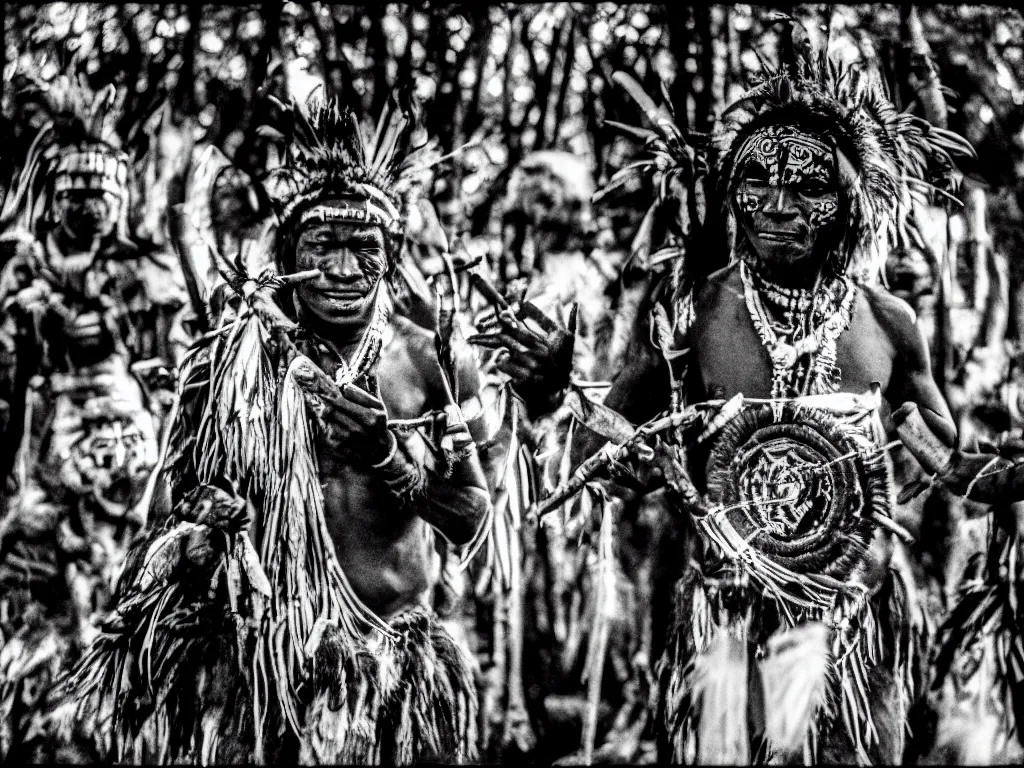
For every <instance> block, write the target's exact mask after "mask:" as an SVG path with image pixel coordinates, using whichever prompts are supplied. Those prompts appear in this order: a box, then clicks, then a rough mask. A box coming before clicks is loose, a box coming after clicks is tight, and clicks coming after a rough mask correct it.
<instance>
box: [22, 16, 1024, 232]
mask: <svg viewBox="0 0 1024 768" xmlns="http://www.w3.org/2000/svg"><path fill="white" fill-rule="evenodd" d="M780 11H783V12H786V13H789V14H792V15H794V16H796V17H797V18H800V19H801V20H803V21H804V22H805V24H806V25H807V26H808V28H809V31H810V33H811V34H812V36H816V35H823V34H825V33H826V31H827V32H828V33H829V34H830V40H831V43H830V45H831V47H832V49H833V50H834V51H835V52H836V53H837V54H838V55H840V56H843V57H850V58H867V59H875V60H877V62H878V63H879V64H880V65H881V67H882V70H883V71H884V72H885V73H886V79H887V81H888V85H889V87H890V88H891V89H892V91H893V93H894V96H895V98H896V100H897V102H898V103H901V104H902V105H903V106H904V107H906V106H912V107H913V103H914V98H913V96H914V94H913V92H912V91H911V90H910V89H909V88H908V85H907V71H906V70H907V63H906V58H907V57H906V55H905V51H906V48H907V46H906V42H907V41H906V33H905V30H904V29H903V28H902V26H901V11H900V6H895V5H848V6H842V5H825V4H802V5H792V6H777V7H774V8H773V7H771V6H748V5H730V6H674V5H673V6H669V5H651V4H616V3H607V2H605V3H597V4H585V3H542V4H529V5H518V4H511V3H504V4H496V5H489V6H488V5H481V4H475V3H473V4H470V3H464V4H440V3H434V2H430V3H426V4H422V5H411V4H410V5H400V4H387V5H385V4H379V5H367V6H353V5H334V4H330V5H329V4H326V3H310V2H302V3H294V2H285V3H281V2H276V1H273V2H272V1H270V0H268V2H264V3H263V4H262V5H204V6H197V5H187V4H180V3H170V4H162V5H149V4H137V3H130V4H125V5H108V4H100V3H49V4H44V5H37V6H21V5H13V4H9V5H7V7H6V26H5V51H6V58H5V62H6V65H5V72H4V80H5V81H6V82H10V78H12V77H13V76H15V75H16V74H17V73H31V74H32V75H34V76H36V77H39V78H42V79H44V80H50V79H52V78H53V77H55V76H56V75H57V73H58V72H59V71H60V70H61V69H62V68H64V67H67V66H74V67H77V68H81V69H82V70H83V71H85V72H86V73H87V74H88V76H89V78H90V79H91V81H92V83H93V85H94V86H101V85H104V84H106V83H108V82H115V83H125V84H127V85H128V86H129V87H130V88H131V92H132V94H133V95H134V99H133V107H134V108H138V109H141V108H142V106H143V103H144V102H146V101H147V100H148V99H150V98H152V97H153V96H154V95H155V94H166V95H168V96H169V97H170V98H171V99H172V104H173V114H174V117H175V118H176V119H177V120H178V121H182V120H184V119H186V118H193V119H195V120H196V121H197V124H198V126H199V127H198V129H197V132H198V133H199V134H200V135H199V136H198V137H197V138H200V139H201V140H205V141H209V142H211V143H214V144H217V145H218V146H220V147H221V148H222V149H223V150H224V151H225V153H226V154H227V155H228V156H229V157H233V158H234V159H235V161H236V162H238V163H239V164H240V165H242V166H243V167H253V166H258V165H259V164H260V158H261V154H260V151H259V149H258V140H257V139H256V138H255V131H254V128H255V123H256V122H258V114H259V109H260V105H259V100H258V97H257V90H258V88H259V87H260V86H261V85H262V84H264V83H266V87H267V88H268V90H270V91H271V92H273V93H275V94H276V95H279V96H283V95H285V94H286V93H287V92H289V91H291V92H293V93H295V94H296V95H299V96H302V95H304V94H305V93H306V92H308V91H309V90H310V89H311V88H312V87H313V85H314V84H315V83H317V82H324V81H326V82H327V84H328V86H327V87H328V88H329V89H331V90H346V89H350V90H354V91H355V92H356V93H358V94H359V95H360V97H361V102H362V105H363V110H364V113H365V114H376V113H378V112H379V111H380V107H381V106H382V104H383V100H384V99H385V98H386V95H387V93H388V92H389V91H390V90H391V88H392V87H393V86H395V85H403V84H404V85H407V86H410V87H412V88H414V89H415V91H416V93H417V94H418V95H419V97H420V99H421V102H422V104H423V119H424V121H425V123H426V126H427V128H428V130H429V131H430V133H431V134H433V135H435V136H436V137H437V138H438V139H439V141H440V145H441V149H442V150H443V151H451V150H452V149H455V148H457V147H461V146H462V145H464V144H466V143H467V142H473V146H471V147H470V148H469V149H467V150H465V151H463V152H462V153H461V154H460V155H459V156H458V157H457V159H456V160H455V161H454V162H453V163H452V168H451V173H450V174H448V175H447V177H446V178H444V177H443V178H441V179H439V180H438V182H437V187H436V189H435V190H434V191H435V195H436V196H437V197H438V198H439V200H440V202H441V203H442V211H443V214H444V216H445V218H446V223H447V224H448V225H449V226H450V227H453V228H455V229H467V228H471V229H473V230H474V231H476V232H482V231H484V230H485V229H486V228H487V227H488V224H489V223H490V222H492V221H493V220H494V218H495V217H494V216H493V215H492V214H493V212H494V210H493V209H494V208H495V204H496V202H497V201H498V200H499V199H500V196H501V193H502V192H503V187H504V182H505V181H506V180H507V178H508V174H509V172H510V170H511V167H512V166H514V165H515V163H516V162H517V161H518V160H519V159H521V158H522V157H524V156H525V155H526V154H528V153H529V152H531V151H534V150H538V149H567V150H569V151H572V152H575V153H577V154H579V155H580V156H582V157H584V158H585V159H587V161H588V162H590V163H592V165H593V167H594V169H595V171H596V175H597V176H598V177H599V178H600V179H602V180H603V179H604V178H607V176H608V175H609V174H610V173H611V172H614V170H615V169H616V168H618V167H620V166H621V165H622V162H623V160H624V158H625V156H626V155H627V154H628V153H629V152H630V151H631V149H632V147H631V146H629V145H628V143H627V141H628V140H625V139H622V138H618V137H617V136H616V135H615V132H614V131H612V130H611V129H610V128H607V127H605V125H604V121H605V120H606V119H612V120H623V121H625V122H629V121H630V120H631V119H632V112H631V109H632V108H631V105H630V103H629V100H628V99H627V98H626V97H625V95H624V94H623V93H622V92H621V90H620V89H618V88H616V87H615V86H613V85H612V82H611V79H610V78H611V74H612V73H613V72H614V71H615V70H617V69H625V70H627V71H630V72H632V73H634V74H635V76H636V78H637V80H638V81H639V82H640V83H641V85H643V86H644V87H645V89H646V90H647V91H648V92H649V93H658V92H659V81H661V82H663V83H665V84H666V86H667V88H668V93H669V95H670V98H671V99H672V101H673V103H674V106H675V108H676V113H677V116H678V120H679V122H680V123H681V124H682V125H683V126H685V127H689V128H690V129H694V130H698V131H700V130H706V129H707V128H708V127H709V126H710V124H711V121H712V119H713V116H714V115H715V114H716V113H717V112H719V111H720V110H721V108H722V107H723V105H724V104H725V103H727V102H728V101H730V100H732V99H733V98H735V97H736V96H737V95H738V94H739V93H740V92H742V90H743V88H744V86H745V84H746V82H747V81H748V79H749V77H750V75H751V73H753V72H755V71H757V70H759V69H760V67H761V61H760V60H759V56H763V57H765V58H771V57H772V56H773V54H774V48H775V46H776V44H777V32H778V25H776V24H775V19H774V14H776V13H778V12H780ZM917 11H918V13H919V14H920V16H921V20H922V23H923V26H924V30H925V36H926V38H927V41H928V44H929V45H930V48H931V54H932V55H933V57H934V61H935V64H936V66H937V68H938V71H939V73H940V75H941V78H942V82H943V84H944V86H946V87H948V88H949V89H951V91H952V92H947V102H948V104H949V106H950V113H951V117H950V128H952V129H954V130H957V131H958V132H961V133H963V134H964V135H965V136H967V138H968V139H970V140H971V141H972V142H973V143H975V144H976V145H977V146H978V148H979V156H980V159H979V162H978V165H977V167H976V168H973V169H972V170H973V171H974V172H975V173H976V174H978V175H979V176H980V177H982V178H983V179H984V180H985V181H987V182H988V183H989V184H991V185H994V186H997V187H1005V186H1007V185H1013V184H1015V183H1016V182H1015V180H1016V179H1017V178H1018V177H1020V176H1021V173H1020V171H1021V170H1024V44H1022V40H1024V36H1022V32H1024V17H1022V16H1021V14H1020V12H1019V11H1017V10H1013V9H1010V8H1002V7H996V6H931V5H929V6H920V7H918V9H917ZM914 108H915V109H920V106H919V105H918V106H917V107H914ZM13 110H14V106H13V104H12V103H11V97H10V92H9V90H8V93H6V94H5V100H4V113H5V114H6V115H12V114H14V111H13ZM13 131H14V133H15V135H17V131H18V125H17V120H16V115H15V120H14V126H13ZM1007 156H1009V157H1010V158H1011V159H1012V162H1006V160H1005V158H1006V157H1007ZM445 203H447V205H445ZM638 207H639V204H638Z"/></svg>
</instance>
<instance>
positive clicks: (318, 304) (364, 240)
mask: <svg viewBox="0 0 1024 768" xmlns="http://www.w3.org/2000/svg"><path fill="white" fill-rule="evenodd" d="M277 107H278V109H279V113H280V114H279V117H280V118H281V120H280V121H279V123H278V124H279V126H280V130H278V129H277V128H270V127H268V128H267V129H266V130H265V131H264V133H265V134H266V135H269V136H271V137H273V138H276V139H277V140H278V141H279V142H280V143H281V144H282V145H283V146H284V149H285V152H284V155H283V161H282V163H281V165H280V167H278V168H276V169H275V170H274V171H273V172H271V173H270V175H269V176H268V177H267V179H266V180H265V184H264V186H265V191H266V193H267V195H268V198H269V199H270V200H271V201H272V203H273V204H274V207H275V221H276V226H272V227H269V228H268V229H267V231H266V237H265V239H264V241H263V242H262V243H261V244H260V247H261V248H262V249H263V254H262V256H261V255H259V254H257V255H256V256H253V257H252V258H250V259H249V261H250V262H254V261H261V262H262V263H263V264H274V265H276V269H275V270H265V271H264V272H262V273H260V274H259V275H257V276H252V275H250V274H248V273H247V271H246V269H245V268H244V266H243V260H242V259H239V260H236V261H235V263H234V264H231V263H227V262H226V261H223V260H220V261H219V262H218V265H217V266H218V269H219V271H220V272H221V274H222V276H223V277H224V278H225V279H226V285H223V286H221V287H220V288H218V289H217V290H216V291H214V296H213V298H212V301H211V303H212V304H213V305H214V306H219V307H221V308H222V311H220V313H219V315H218V316H217V317H214V318H211V320H212V322H211V325H212V327H213V330H212V331H211V332H210V333H208V334H206V336H205V337H204V338H203V339H202V340H201V341H200V342H198V343H197V344H196V345H195V346H194V347H193V349H192V350H191V352H190V353H189V355H188V356H187V358H186V360H185V361H184V363H183V366H182V373H181V377H180V382H179V391H180V393H181V401H180V408H179V410H178V412H177V415H176V417H175V420H174V425H173V428H172V433H171V440H170V447H169V450H168V452H167V455H166V459H165V462H164V465H163V473H164V474H163V478H164V480H165V481H166V482H163V483H161V488H162V492H161V493H160V498H158V500H157V504H156V506H155V507H154V512H153V514H152V516H151V522H150V524H149V526H148V528H147V535H146V536H145V537H144V540H143V541H141V542H140V543H139V545H138V546H137V547H136V548H135V549H134V550H133V554H132V555H131V556H130V562H129V566H128V567H127V568H126V571H125V575H124V577H123V578H122V580H121V583H120V592H119V595H120V601H119V604H118V606H117V608H116V610H115V611H114V612H113V613H112V615H111V619H110V620H109V621H108V622H107V624H106V625H105V627H104V631H103V633H102V634H101V636H100V638H99V639H98V640H97V642H96V643H95V644H94V646H93V648H92V650H91V651H90V653H89V654H88V655H87V657H86V658H85V659H84V660H83V661H82V663H81V664H80V665H79V666H78V668H77V670H76V673H75V676H74V679H73V680H72V683H73V684H74V685H75V686H76V687H75V688H74V690H76V691H77V693H78V695H79V696H80V697H81V699H82V701H83V702H85V706H86V709H85V711H86V712H87V713H91V716H93V717H105V716H106V713H109V714H110V715H111V716H112V717H113V721H112V722H113V740H114V744H113V753H114V754H116V755H118V756H120V757H123V758H135V759H139V758H147V757H148V758H151V759H157V760H161V761H163V760H168V759H178V758H194V759H197V760H199V761H201V762H203V763H211V762H220V763H223V762H252V761H256V762H264V761H273V760H285V761H295V760H298V761H300V762H304V763H305V762H328V763H361V764H367V763H369V764H373V763H399V764H406V763H410V762H414V761H421V760H444V761H456V762H465V761H469V760H473V759H474V757H475V755H476V745H475V730H476V722H475V720H476V692H475V688H474V683H473V678H472V674H471V671H470V667H469V665H468V662H467V658H466V657H464V655H463V652H462V651H461V650H460V649H459V647H458V646H457V645H456V643H455V642H454V641H453V639H452V637H451V636H450V635H449V634H448V633H447V632H446V631H445V630H444V629H443V628H442V627H441V625H440V623H439V622H438V619H437V617H436V616H435V615H434V614H433V612H432V611H431V610H430V608H429V607H428V606H427V604H426V595H425V593H426V592H427V590H428V588H429V587H430V586H431V584H430V579H431V568H432V562H433V552H434V550H433V542H434V537H435V535H441V536H444V537H445V538H446V539H447V540H449V541H450V542H452V543H453V544H455V545H461V544H464V543H466V542H468V541H469V540H470V539H471V538H472V537H473V535H474V532H475V531H476V529H477V526H478V524H479V522H480V521H481V519H483V518H484V516H486V514H487V513H488V511H489V509H490V500H489V495H488V492H487V483H486V480H485V478H484V475H483V471H482V468H481V464H480V459H479V457H478V455H477V450H476V445H475V443H474V442H473V439H472V437H471V433H470V431H469V428H468V427H467V423H466V417H465V415H464V414H463V413H462V412H461V410H460V408H459V406H458V404H457V403H458V402H459V401H460V400H462V399H463V398H460V397H459V396H458V395H457V394H455V392H454V391H453V390H456V389H457V388H458V387H457V383H456V379H457V378H458V374H457V371H456V370H453V369H457V368H458V366H457V364H453V365H451V366H444V367H443V368H442V367H441V366H439V365H438V362H437V358H436V357H431V359H430V360H427V359H426V358H425V357H424V355H425V347H424V346H423V345H415V344H406V345H405V346H403V347H402V349H404V353H403V354H402V355H390V356H383V357H382V356H381V350H382V348H385V349H387V348H388V345H389V344H390V343H391V342H390V341H389V338H390V337H391V336H392V334H396V335H397V334H400V333H405V334H407V335H408V334H410V333H412V331H411V330H410V329H409V327H408V326H406V327H405V330H401V329H396V327H395V326H394V325H392V324H390V323H389V314H390V311H391V301H390V296H389V291H390V280H391V279H392V277H393V276H394V274H395V272H396V266H397V264H396V262H397V259H398V256H399V253H400V250H399V249H400V245H401V243H402V230H403V217H402V215H401V212H400V210H401V209H400V201H399V198H398V196H397V194H396V192H395V189H396V186H398V182H399V177H400V176H401V174H402V171H403V169H405V168H408V167H410V166H414V164H415V163H414V158H413V157H412V154H411V153H410V152H409V146H408V144H409V135H410V132H411V129H412V124H411V123H412V121H411V119H410V109H409V107H408V106H407V105H406V104H404V103H399V101H398V100H397V99H395V98H394V97H393V98H392V99H391V100H390V101H389V102H388V105H387V106H386V109H385V113H384V114H382V116H381V118H380V120H379V122H378V124H377V129H376V132H375V133H374V134H372V135H371V137H370V138H369V139H364V133H363V130H362V128H361V126H360V125H359V123H358V121H357V119H356V118H355V117H354V115H353V113H352V112H351V111H350V110H348V109H342V108H339V105H338V104H337V103H335V102H333V101H325V100H323V99H318V98H317V97H316V95H315V94H314V96H313V97H311V98H310V100H309V101H308V102H307V104H306V105H305V106H302V105H299V104H295V103H292V104H290V105H288V106H285V105H282V104H280V103H277ZM275 272H276V273H277V274H274V273H275ZM408 325H409V326H411V325H412V324H411V323H409V324H408ZM420 331H422V329H420ZM431 351H432V352H433V350H431ZM446 359H447V358H446ZM428 363H429V365H428ZM410 367H412V368H415V369H416V370H417V371H418V372H419V373H418V377H417V379H416V380H415V381H411V382H410V381H409V379H408V376H407V373H408V369H409V368H410ZM425 412H426V416H427V418H419V419H416V418H412V417H413V416H417V415H420V414H424V413H425ZM395 416H399V417H402V416H405V417H409V418H405V419H396V418H394V417H395ZM417 425H419V426H424V425H426V426H427V427H428V433H429V435H428V437H426V438H424V437H423V435H422V434H421V433H420V432H418V431H417V430H416V426H417ZM435 532H436V534H435ZM139 734H142V741H141V742H136V741H135V740H136V737H137V736H139Z"/></svg>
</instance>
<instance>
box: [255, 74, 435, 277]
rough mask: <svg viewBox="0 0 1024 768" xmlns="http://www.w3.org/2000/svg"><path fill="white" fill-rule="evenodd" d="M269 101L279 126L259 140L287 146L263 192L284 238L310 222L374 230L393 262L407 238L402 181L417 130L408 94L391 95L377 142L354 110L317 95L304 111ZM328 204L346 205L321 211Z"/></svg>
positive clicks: (265, 130) (375, 134) (263, 130)
mask: <svg viewBox="0 0 1024 768" xmlns="http://www.w3.org/2000/svg"><path fill="white" fill-rule="evenodd" d="M267 98H268V100H269V101H270V102H271V104H272V105H273V106H274V107H276V111H277V112H278V119H277V120H275V121H274V122H276V123H277V124H276V125H269V124H267V125H263V126H260V128H259V129H258V133H259V134H260V135H262V136H266V137H268V138H270V139H271V140H276V141H277V142H278V143H279V144H283V145H284V146H283V153H282V164H281V166H280V167H279V168H276V169H274V170H273V171H271V173H270V174H269V175H268V176H267V178H266V179H265V180H264V182H263V186H264V189H265V190H266V192H267V196H268V198H269V200H270V202H271V205H272V206H273V208H274V212H275V213H276V214H277V217H278V221H279V224H280V227H279V229H280V231H283V232H287V231H289V230H294V228H295V227H296V226H298V225H300V224H302V223H304V222H306V221H309V220H310V219H318V220H326V219H336V220H342V221H351V222H354V223H363V224H375V225H378V226H380V227H381V228H382V229H383V230H384V233H385V236H386V238H385V239H386V240H387V241H388V246H389V248H388V250H389V252H390V256H391V261H392V262H394V261H395V260H396V259H397V256H398V253H399V246H400V245H401V239H402V235H403V230H404V226H403V222H404V216H403V215H402V207H403V205H402V197H401V195H400V191H401V190H400V175H401V171H402V170H403V169H405V168H409V167H410V165H409V162H408V160H409V157H407V156H408V155H410V154H411V153H410V152H409V149H410V146H409V145H410V138H411V136H412V133H413V128H414V126H415V115H414V110H413V106H412V103H411V99H410V98H409V97H408V94H406V93H405V92H393V93H392V94H391V96H390V98H389V99H388V102H387V104H386V106H385V107H384V111H383V112H382V113H381V115H380V118H379V119H378V121H377V126H376V130H375V131H374V132H373V133H372V134H370V135H365V134H364V131H363V128H362V126H361V125H360V122H359V120H358V118H357V117H356V115H355V113H354V112H353V110H352V109H350V108H349V107H347V106H345V105H342V104H341V103H339V102H338V101H337V100H336V99H324V98H323V97H322V96H321V95H320V94H319V93H318V91H314V92H313V93H312V94H310V96H309V98H308V99H307V100H306V103H305V105H301V104H299V103H298V102H296V101H294V100H292V101H291V102H290V103H289V104H287V105H285V104H284V103H282V102H281V101H279V100H277V99H276V98H274V97H273V96H268V97H267ZM328 199H332V200H335V201H337V200H341V201H344V204H342V205H338V204H337V203H335V204H334V205H330V206H325V205H318V202H320V201H323V200H328ZM391 266H392V267H393V266H394V263H392V265H391Z"/></svg>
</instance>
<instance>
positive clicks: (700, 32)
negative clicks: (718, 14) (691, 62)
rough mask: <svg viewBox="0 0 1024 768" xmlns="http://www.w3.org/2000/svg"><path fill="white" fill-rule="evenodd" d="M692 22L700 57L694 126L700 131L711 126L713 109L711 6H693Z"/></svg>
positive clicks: (713, 72)
mask: <svg viewBox="0 0 1024 768" xmlns="http://www.w3.org/2000/svg"><path fill="white" fill-rule="evenodd" d="M693 15H694V22H695V26H696V31H697V37H698V39H699V40H700V58H699V59H698V60H697V61H698V69H697V74H698V75H699V76H700V79H701V89H700V91H699V92H698V93H697V94H695V97H694V101H695V104H694V127H695V128H696V130H698V131H701V132H707V131H708V130H709V129H710V128H711V118H712V111H713V110H714V101H713V99H714V80H715V46H714V40H713V33H712V28H711V6H709V5H697V6H694V13H693Z"/></svg>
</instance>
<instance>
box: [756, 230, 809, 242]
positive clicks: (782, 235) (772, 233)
mask: <svg viewBox="0 0 1024 768" xmlns="http://www.w3.org/2000/svg"><path fill="white" fill-rule="evenodd" d="M757 235H758V237H760V238H761V239H762V240H768V241H771V242H776V243H796V242H799V241H800V240H801V239H802V238H801V237H800V235H799V234H798V233H796V232H785V231H782V230H769V231H764V232H758V233H757Z"/></svg>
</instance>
